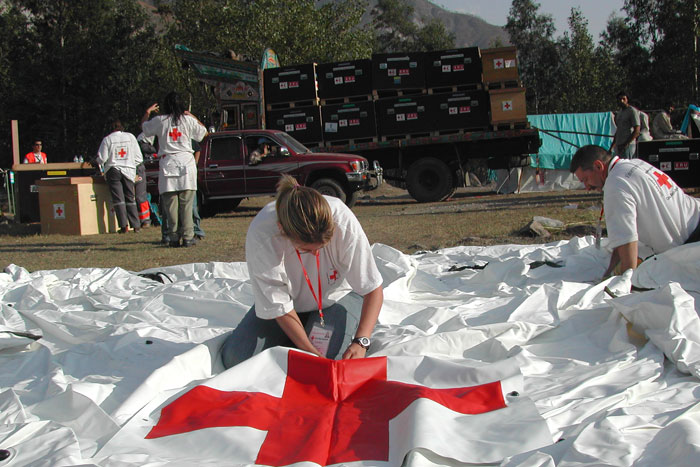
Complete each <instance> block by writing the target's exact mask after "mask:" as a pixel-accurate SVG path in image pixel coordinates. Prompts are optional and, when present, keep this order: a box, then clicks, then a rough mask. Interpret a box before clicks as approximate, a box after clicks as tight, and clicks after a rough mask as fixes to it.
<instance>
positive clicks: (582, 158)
mask: <svg viewBox="0 0 700 467" xmlns="http://www.w3.org/2000/svg"><path fill="white" fill-rule="evenodd" d="M610 157H611V156H610V153H608V151H606V150H605V149H604V148H602V147H600V146H598V145H595V144H589V145H586V146H583V147H582V148H579V150H578V151H576V154H574V157H572V158H571V165H570V166H569V171H571V173H574V172H576V171H577V170H578V169H581V170H591V169H592V168H593V163H594V162H595V161H603V162H608V160H610Z"/></svg>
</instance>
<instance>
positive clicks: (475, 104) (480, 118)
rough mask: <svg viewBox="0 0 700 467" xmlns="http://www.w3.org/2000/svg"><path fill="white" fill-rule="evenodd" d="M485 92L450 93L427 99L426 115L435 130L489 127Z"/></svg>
mask: <svg viewBox="0 0 700 467" xmlns="http://www.w3.org/2000/svg"><path fill="white" fill-rule="evenodd" d="M489 106H490V103H489V94H488V92H486V91H482V90H476V91H465V92H450V93H445V94H432V95H430V96H429V97H428V113H429V114H430V115H431V116H432V118H431V121H432V122H433V123H434V125H435V128H434V129H435V130H437V131H444V130H460V129H485V128H487V127H488V126H489V122H490V120H489V110H490V107H489Z"/></svg>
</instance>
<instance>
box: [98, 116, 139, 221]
mask: <svg viewBox="0 0 700 467" xmlns="http://www.w3.org/2000/svg"><path fill="white" fill-rule="evenodd" d="M95 161H96V162H97V163H98V164H99V165H100V167H101V168H102V173H103V174H104V177H105V180H106V181H107V184H108V185H109V191H110V193H111V195H112V205H113V207H114V212H115V214H116V215H117V223H118V224H119V233H125V232H127V231H128V230H129V225H131V228H132V229H133V230H134V232H138V231H139V230H141V221H140V220H139V214H138V209H137V208H136V196H135V191H134V183H135V180H136V166H138V165H139V164H141V162H143V156H142V155H141V148H139V144H138V142H137V141H136V138H135V137H134V135H132V134H131V133H127V132H125V131H124V127H123V126H122V123H121V122H120V121H119V120H115V121H114V122H113V123H112V132H111V133H110V134H109V135H107V136H105V138H104V139H103V140H102V144H100V148H99V149H98V151H97V158H96V159H95Z"/></svg>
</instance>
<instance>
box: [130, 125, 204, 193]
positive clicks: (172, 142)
mask: <svg viewBox="0 0 700 467" xmlns="http://www.w3.org/2000/svg"><path fill="white" fill-rule="evenodd" d="M141 129H142V130H143V134H144V136H157V137H158V158H159V159H160V162H159V168H160V172H159V176H158V191H159V192H160V193H167V192H170V191H183V190H196V189H197V166H196V164H195V162H194V156H193V154H194V151H193V150H192V140H195V141H202V139H203V138H204V136H206V134H207V129H206V128H205V127H204V125H202V124H200V123H199V122H198V121H197V119H195V118H194V117H192V116H190V115H182V116H180V119H179V120H178V121H177V123H176V124H175V125H173V122H172V118H170V116H169V115H157V116H155V117H153V118H152V119H150V120H149V121H147V122H144V123H143V125H141Z"/></svg>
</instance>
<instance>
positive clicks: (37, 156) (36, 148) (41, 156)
mask: <svg viewBox="0 0 700 467" xmlns="http://www.w3.org/2000/svg"><path fill="white" fill-rule="evenodd" d="M22 163H23V164H46V163H48V161H47V160H46V154H45V153H43V152H41V140H36V141H34V144H33V145H32V152H28V153H27V155H26V156H24V160H23V161H22Z"/></svg>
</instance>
